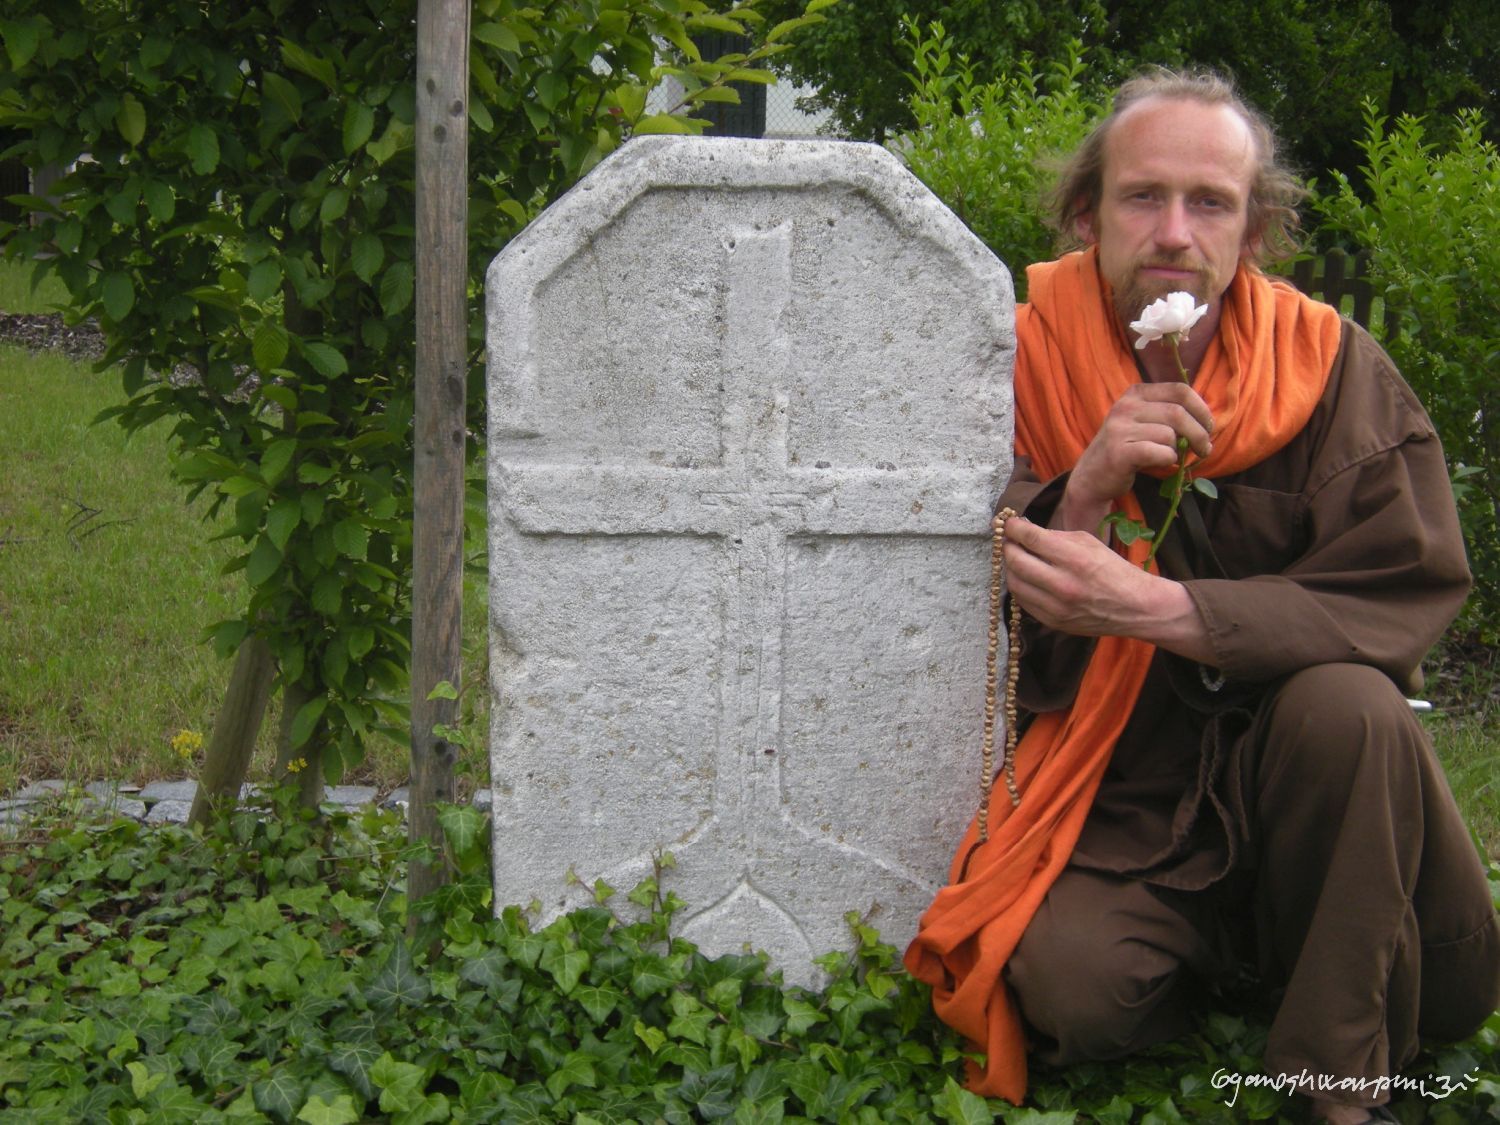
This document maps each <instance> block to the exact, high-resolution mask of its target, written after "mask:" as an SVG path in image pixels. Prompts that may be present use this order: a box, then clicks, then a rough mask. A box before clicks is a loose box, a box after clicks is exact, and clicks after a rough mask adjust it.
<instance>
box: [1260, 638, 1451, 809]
mask: <svg viewBox="0 0 1500 1125" xmlns="http://www.w3.org/2000/svg"><path fill="white" fill-rule="evenodd" d="M1421 738H1422V734H1421V729H1420V727H1419V725H1418V724H1417V721H1416V719H1415V718H1414V717H1413V715H1412V713H1411V707H1410V705H1409V704H1408V703H1407V702H1406V699H1405V697H1403V696H1402V694H1401V692H1400V690H1399V689H1398V688H1397V687H1396V685H1395V684H1394V683H1393V682H1392V681H1391V680H1390V679H1389V678H1387V677H1386V676H1385V674H1384V673H1382V672H1380V671H1379V670H1377V669H1375V668H1371V667H1369V666H1367V665H1363V664H1319V665H1314V666H1313V667H1311V668H1304V669H1303V670H1302V671H1300V672H1296V673H1294V674H1293V675H1291V676H1289V677H1287V679H1286V680H1285V681H1284V682H1283V683H1282V684H1281V686H1280V687H1279V688H1277V689H1276V691H1275V692H1274V693H1273V694H1272V695H1271V697H1270V698H1269V699H1268V700H1267V701H1266V703H1265V705H1264V711H1263V714H1262V729H1261V733H1260V737H1259V739H1258V740H1257V741H1258V742H1259V743H1260V745H1261V757H1262V762H1261V776H1262V779H1263V781H1273V780H1277V779H1278V778H1281V779H1283V780H1285V778H1284V777H1283V775H1284V774H1286V773H1287V772H1291V773H1292V774H1294V775H1295V777H1296V782H1297V784H1299V785H1318V784H1320V783H1326V784H1330V785H1338V784H1340V783H1343V782H1347V781H1348V780H1349V778H1350V777H1352V775H1353V773H1354V772H1355V771H1356V770H1357V769H1359V768H1360V767H1361V765H1363V764H1368V762H1367V758H1368V756H1369V755H1371V754H1375V755H1380V756H1387V755H1390V754H1391V753H1402V752H1409V751H1410V749H1411V748H1412V747H1414V746H1415V744H1416V742H1417V741H1418V740H1420V739H1421Z"/></svg>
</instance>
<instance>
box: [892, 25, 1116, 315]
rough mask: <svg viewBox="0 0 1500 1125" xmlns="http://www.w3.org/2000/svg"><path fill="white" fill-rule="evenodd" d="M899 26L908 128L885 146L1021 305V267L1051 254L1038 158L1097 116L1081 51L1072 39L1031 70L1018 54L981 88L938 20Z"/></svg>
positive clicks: (1072, 140)
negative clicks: (1006, 280)
mask: <svg viewBox="0 0 1500 1125" xmlns="http://www.w3.org/2000/svg"><path fill="white" fill-rule="evenodd" d="M905 26H906V42H907V44H908V45H909V47H910V50H911V54H912V70H913V73H912V74H911V75H910V78H911V81H912V83H913V85H914V86H915V92H914V94H913V95H912V100H911V107H912V113H913V115H914V116H915V117H916V119H917V125H916V128H915V129H913V130H912V131H910V132H908V133H903V134H901V135H900V136H898V137H896V138H895V139H894V140H893V141H892V142H891V143H890V147H891V148H892V149H893V150H894V151H895V152H897V153H898V154H899V155H900V156H901V157H902V158H903V159H905V161H906V163H907V165H908V166H909V167H910V168H911V170H912V172H913V173H915V174H916V176H917V178H918V179H920V180H921V181H922V182H923V183H925V184H926V185H927V186H928V187H929V188H931V189H932V191H933V193H934V194H935V195H936V196H937V197H938V198H939V199H941V200H942V201H943V202H944V203H946V204H947V205H948V206H949V207H950V208H951V209H952V210H953V212H954V213H955V214H956V215H957V216H958V217H959V218H960V219H962V220H963V221H964V223H965V224H966V225H967V226H968V227H969V229H970V230H972V231H973V232H974V233H975V234H976V235H978V236H979V237H980V239H982V240H983V241H984V243H985V244H986V245H987V246H989V248H990V249H991V250H993V251H994V252H995V254H996V255H997V256H998V257H999V258H1000V259H1001V261H1003V262H1005V264H1006V265H1007V266H1008V267H1009V268H1010V270H1011V273H1012V274H1013V275H1014V277H1015V282H1016V295H1017V299H1018V300H1024V299H1025V291H1026V278H1025V267H1026V266H1028V265H1030V264H1031V263H1032V262H1038V261H1044V260H1046V259H1048V258H1051V257H1052V256H1053V255H1052V251H1053V243H1054V240H1055V237H1056V235H1055V232H1054V231H1053V230H1052V229H1051V228H1050V227H1049V226H1048V224H1047V220H1046V217H1045V210H1044V207H1043V205H1042V195H1043V192H1044V191H1045V189H1046V187H1047V186H1048V183H1049V177H1048V176H1047V173H1046V172H1045V171H1044V170H1043V169H1044V167H1045V164H1046V161H1047V158H1049V157H1052V156H1055V155H1057V154H1061V153H1066V152H1068V151H1070V150H1071V149H1073V148H1074V147H1076V146H1077V145H1078V143H1079V142H1080V141H1082V140H1083V137H1084V134H1086V133H1087V132H1088V129H1089V127H1090V125H1091V124H1092V123H1093V121H1094V120H1095V119H1096V118H1097V117H1098V116H1100V115H1101V114H1102V113H1103V111H1104V106H1103V105H1102V104H1101V103H1100V102H1099V101H1098V99H1097V98H1096V97H1095V96H1094V95H1093V94H1092V93H1091V92H1090V91H1089V90H1088V89H1087V88H1086V87H1085V86H1084V85H1083V84H1082V83H1081V81H1080V76H1081V75H1082V74H1083V71H1084V62H1083V54H1082V50H1081V48H1080V46H1079V44H1078V43H1077V41H1073V42H1072V43H1071V44H1070V45H1069V47H1068V52H1067V54H1066V55H1065V56H1064V57H1062V58H1059V59H1055V60H1053V61H1052V62H1050V63H1049V64H1048V65H1047V67H1046V69H1045V70H1044V71H1043V72H1042V73H1040V74H1038V73H1037V71H1036V70H1035V69H1034V68H1033V64H1032V62H1031V60H1030V59H1029V58H1024V57H1023V58H1022V60H1021V61H1020V62H1019V63H1018V64H1017V65H1016V66H1015V67H1014V69H1013V70H1011V71H1009V72H1007V73H1006V74H1004V75H1002V76H1001V77H999V78H997V79H996V80H994V81H993V82H984V83H981V82H978V81H977V80H976V79H975V77H974V68H973V66H972V65H971V64H970V63H969V61H968V59H966V58H964V57H963V56H955V55H954V54H953V44H952V40H951V38H950V37H949V36H948V35H946V34H945V32H944V30H943V25H942V24H941V23H933V24H931V25H929V30H928V32H927V34H926V35H923V34H922V32H921V30H920V28H919V27H918V25H917V23H916V21H915V20H912V19H911V18H910V17H908V18H907V19H906V21H905Z"/></svg>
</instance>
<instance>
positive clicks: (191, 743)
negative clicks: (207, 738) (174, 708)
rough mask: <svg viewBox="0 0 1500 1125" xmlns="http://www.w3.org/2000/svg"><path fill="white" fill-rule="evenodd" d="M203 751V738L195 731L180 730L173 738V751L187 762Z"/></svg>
mask: <svg viewBox="0 0 1500 1125" xmlns="http://www.w3.org/2000/svg"><path fill="white" fill-rule="evenodd" d="M202 749H203V736H202V735H201V734H199V733H198V732H197V731H195V730H180V731H178V732H177V733H176V734H174V735H173V736H172V751H173V753H175V754H176V755H177V756H178V757H179V758H181V759H182V760H183V761H187V760H188V759H189V758H191V757H192V756H193V755H194V754H196V753H198V751H199V750H202Z"/></svg>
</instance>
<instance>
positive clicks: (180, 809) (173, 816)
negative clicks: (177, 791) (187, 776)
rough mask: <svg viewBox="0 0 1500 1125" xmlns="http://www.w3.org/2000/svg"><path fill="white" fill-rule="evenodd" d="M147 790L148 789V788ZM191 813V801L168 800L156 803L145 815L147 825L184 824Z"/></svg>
mask: <svg viewBox="0 0 1500 1125" xmlns="http://www.w3.org/2000/svg"><path fill="white" fill-rule="evenodd" d="M148 788H149V787H148ZM192 811H193V802H192V801H179V800H176V799H175V798H168V799H166V800H163V801H157V802H156V803H155V804H154V805H152V806H151V809H150V811H149V812H147V813H146V823H147V824H186V823H187V819H188V816H189V815H190V814H191V813H192Z"/></svg>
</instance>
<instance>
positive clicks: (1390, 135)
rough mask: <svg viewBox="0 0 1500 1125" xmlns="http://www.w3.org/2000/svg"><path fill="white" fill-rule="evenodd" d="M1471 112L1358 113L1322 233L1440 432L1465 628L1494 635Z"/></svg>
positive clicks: (1482, 277)
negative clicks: (1468, 572) (1382, 313)
mask: <svg viewBox="0 0 1500 1125" xmlns="http://www.w3.org/2000/svg"><path fill="white" fill-rule="evenodd" d="M1483 130H1484V123H1483V121H1482V120H1481V119H1480V118H1479V116H1478V115H1477V114H1472V113H1470V114H1464V115H1462V116H1461V117H1460V118H1459V120H1458V121H1457V122H1456V126H1455V128H1454V130H1453V136H1454V139H1453V140H1452V142H1451V143H1450V144H1446V145H1443V146H1441V147H1439V146H1436V145H1434V144H1432V143H1430V142H1429V141H1428V139H1427V138H1426V133H1425V125H1424V122H1422V121H1421V120H1419V119H1416V118H1410V117H1404V118H1402V119H1401V120H1400V121H1398V122H1397V123H1396V124H1395V126H1394V127H1393V128H1389V129H1388V128H1387V125H1386V120H1385V119H1384V118H1383V117H1382V116H1380V115H1379V114H1378V113H1377V112H1376V111H1375V108H1374V106H1373V105H1370V104H1368V103H1367V104H1366V106H1365V137H1364V141H1363V143H1362V147H1363V150H1364V153H1365V159H1366V165H1365V168H1364V171H1363V182H1362V183H1359V184H1356V183H1354V182H1353V181H1351V180H1350V179H1349V178H1347V177H1345V176H1341V175H1340V176H1335V183H1336V184H1337V190H1336V191H1333V192H1331V193H1328V194H1326V195H1324V196H1323V197H1322V198H1321V199H1320V200H1319V202H1318V206H1319V209H1320V210H1321V212H1322V214H1323V216H1324V218H1325V220H1326V222H1327V224H1328V226H1329V228H1330V229H1331V230H1332V231H1334V232H1336V233H1338V234H1340V235H1342V236H1344V237H1347V238H1349V239H1352V240H1353V241H1354V242H1355V244H1356V245H1357V246H1359V247H1360V248H1362V249H1364V250H1367V251H1368V252H1369V255H1370V265H1369V272H1370V276H1371V279H1372V281H1373V282H1374V284H1375V285H1376V286H1377V287H1378V290H1379V291H1380V292H1381V293H1382V294H1383V296H1384V298H1385V302H1386V309H1387V310H1388V316H1390V315H1394V317H1395V318H1396V319H1395V322H1394V323H1395V330H1394V332H1393V333H1386V336H1385V339H1384V340H1383V343H1384V344H1385V347H1386V349H1387V350H1388V351H1389V352H1390V354H1391V357H1392V358H1393V359H1394V360H1395V361H1396V365H1397V366H1398V367H1399V368H1400V369H1401V372H1402V374H1403V375H1404V376H1405V377H1406V379H1407V380H1408V381H1409V382H1410V383H1411V385H1412V387H1413V389H1414V390H1415V391H1416V392H1417V395H1418V397H1420V398H1421V400H1422V403H1423V405H1424V406H1426V408H1427V410H1428V412H1429V413H1430V414H1431V415H1432V418H1433V421H1434V423H1435V424H1436V425H1437V429H1438V433H1439V434H1440V435H1442V439H1443V445H1444V449H1445V451H1446V452H1447V455H1448V462H1449V465H1450V466H1451V470H1452V476H1453V483H1454V494H1455V496H1456V497H1457V500H1458V508H1459V515H1460V517H1461V519H1462V521H1463V527H1464V538H1465V540H1466V542H1467V545H1468V550H1469V565H1470V567H1471V568H1472V569H1473V571H1474V575H1475V579H1476V581H1475V591H1476V592H1475V595H1474V597H1473V598H1471V599H1470V603H1469V606H1468V607H1467V609H1466V618H1465V620H1466V622H1467V624H1469V625H1470V626H1472V627H1476V628H1478V629H1479V630H1480V631H1481V634H1482V636H1483V638H1484V639H1485V642H1486V643H1487V644H1493V643H1494V641H1495V639H1496V638H1497V637H1500V597H1497V594H1496V591H1497V590H1500V385H1497V384H1496V382H1495V379H1494V377H1493V372H1494V370H1495V365H1496V364H1497V362H1500V152H1497V150H1496V148H1495V146H1494V145H1493V144H1492V143H1490V142H1488V141H1486V140H1485V139H1484V136H1483Z"/></svg>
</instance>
